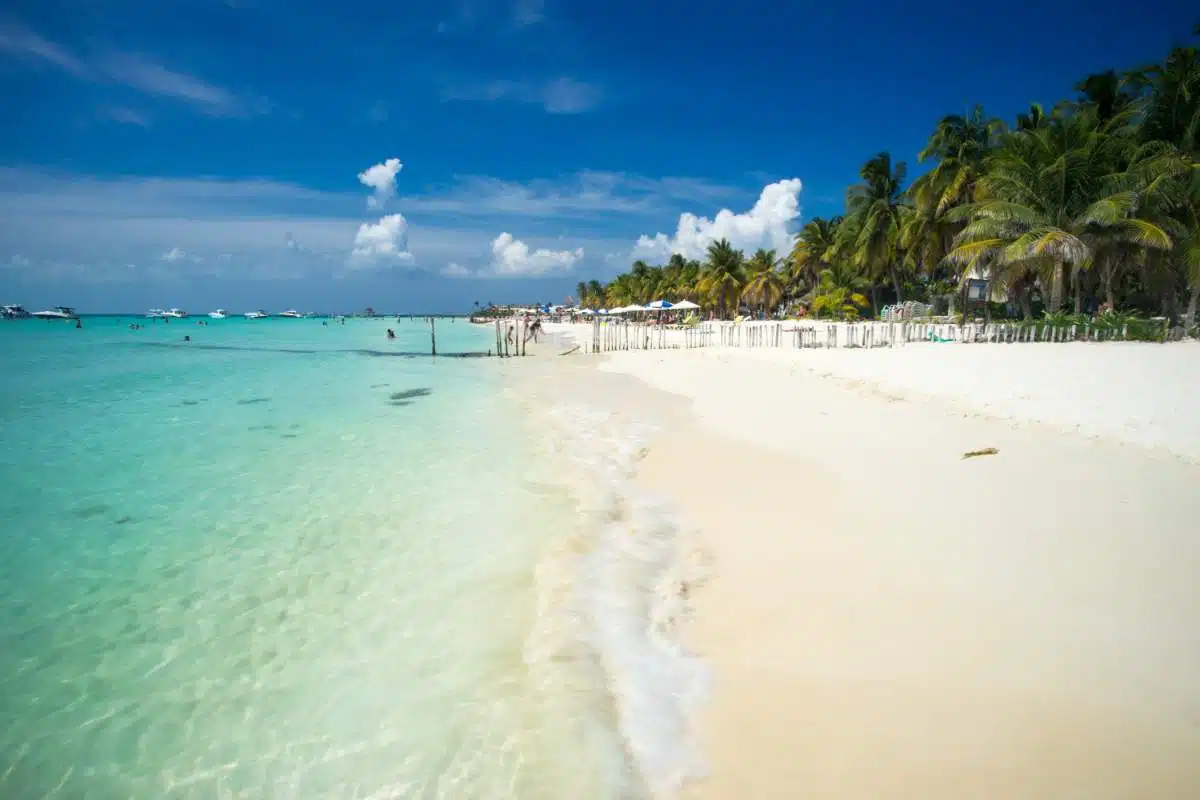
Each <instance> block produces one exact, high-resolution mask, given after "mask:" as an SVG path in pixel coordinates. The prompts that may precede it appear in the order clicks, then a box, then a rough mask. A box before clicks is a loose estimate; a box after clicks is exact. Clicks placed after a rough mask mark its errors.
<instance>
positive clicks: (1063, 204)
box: [576, 29, 1200, 326]
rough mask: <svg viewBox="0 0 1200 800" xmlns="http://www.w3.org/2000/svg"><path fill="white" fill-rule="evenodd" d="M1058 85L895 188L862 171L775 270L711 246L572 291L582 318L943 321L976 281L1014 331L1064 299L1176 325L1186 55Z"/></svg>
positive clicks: (1194, 76) (957, 127)
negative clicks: (841, 201) (678, 311)
mask: <svg viewBox="0 0 1200 800" xmlns="http://www.w3.org/2000/svg"><path fill="white" fill-rule="evenodd" d="M1197 34H1200V29H1197ZM1063 88H1064V93H1068V92H1069V93H1070V94H1069V96H1068V97H1066V98H1065V99H1064V100H1062V101H1061V102H1058V103H1055V104H1052V105H1040V104H1033V105H1031V106H1029V107H1028V109H1026V110H1025V111H1023V112H1021V113H1019V114H1017V115H1016V117H1015V119H1013V120H1012V122H1011V124H1008V125H1006V124H1005V123H1004V122H1002V121H1000V120H998V119H995V118H993V117H989V116H988V115H987V114H986V113H985V111H984V109H983V108H982V107H981V106H974V107H972V108H969V109H967V110H965V111H960V112H959V113H951V114H947V115H945V116H943V117H942V118H941V119H940V120H938V121H937V122H936V124H934V125H933V128H932V133H931V134H930V136H929V140H928V142H927V143H926V145H925V146H924V147H923V148H922V149H921V151H920V152H919V153H918V154H916V155H917V160H918V161H919V162H921V164H922V167H923V172H922V174H920V175H919V176H918V177H917V178H916V179H915V180H914V181H912V183H911V185H908V184H906V177H907V170H906V168H905V163H904V161H902V160H898V159H895V158H893V156H892V155H891V153H889V152H887V151H882V152H879V153H877V154H876V155H874V156H872V157H871V158H869V159H867V160H866V161H865V163H863V165H862V167H861V168H860V169H859V173H858V181H857V182H856V183H854V185H852V186H850V187H849V189H848V190H847V192H846V202H845V211H844V213H843V214H841V215H839V216H832V217H812V218H810V219H808V220H807V221H805V222H804V224H803V225H802V226H801V227H800V228H799V230H796V231H793V233H794V238H793V239H792V242H791V244H790V247H789V251H788V252H786V253H783V255H784V258H783V260H782V261H780V260H778V259H777V256H776V254H774V253H772V252H771V251H769V250H757V251H756V252H752V253H750V255H749V256H747V253H746V251H744V250H742V249H739V248H738V247H736V246H735V245H734V243H732V242H730V241H729V240H727V239H719V240H717V241H712V242H710V243H708V245H707V251H706V252H705V254H704V258H703V260H701V261H694V260H691V259H689V258H688V257H687V256H686V255H685V254H675V255H672V256H671V257H670V259H669V260H668V261H667V263H665V264H662V265H658V266H656V265H652V264H649V263H646V262H644V261H638V262H635V263H634V264H633V265H632V266H631V268H630V269H629V270H628V271H627V272H625V273H623V274H621V275H618V276H616V277H614V278H613V279H612V280H610V281H609V282H608V283H607V284H600V283H599V282H597V281H588V282H587V283H581V284H579V285H578V286H577V287H576V294H577V295H579V299H580V302H583V303H585V304H586V305H598V304H601V303H606V304H608V305H624V304H628V303H646V302H649V301H651V300H657V299H665V300H681V299H688V300H692V301H693V302H695V303H698V304H699V305H700V306H701V310H702V312H703V313H705V314H708V315H712V316H717V317H723V318H728V317H732V316H734V315H736V314H737V313H738V312H739V311H740V310H741V309H742V308H748V309H750V310H752V311H754V312H755V313H767V314H770V313H774V312H776V311H778V310H783V311H784V313H789V314H803V313H809V312H811V313H818V314H822V315H833V316H837V317H853V316H858V315H859V314H862V313H866V312H867V311H868V306H870V308H871V309H873V311H874V312H875V313H878V312H879V311H880V310H881V309H882V307H883V306H884V305H885V304H888V303H897V302H903V301H905V300H908V299H910V298H911V299H917V300H921V301H922V302H929V303H934V304H937V305H939V306H940V307H941V308H942V309H943V311H951V310H953V308H954V303H955V300H956V299H957V298H958V297H959V296H960V295H961V293H962V292H963V290H964V289H965V287H966V285H967V279H968V278H970V277H984V278H986V279H988V280H989V281H990V284H991V289H990V294H991V296H992V298H999V299H1000V300H1003V301H1005V302H1000V303H990V304H987V305H986V307H985V309H984V312H985V313H986V314H987V315H989V316H992V315H996V314H999V315H1009V316H1023V317H1025V318H1027V319H1029V318H1032V317H1033V316H1035V314H1036V313H1037V311H1038V310H1039V307H1040V310H1042V311H1044V312H1046V313H1054V312H1059V311H1060V310H1062V309H1063V308H1064V306H1067V305H1068V303H1069V304H1070V306H1072V308H1071V310H1072V311H1074V312H1075V313H1077V314H1082V313H1083V312H1085V311H1088V312H1096V311H1097V310H1099V309H1108V310H1115V309H1121V310H1122V311H1129V312H1136V313H1141V314H1143V315H1147V316H1150V315H1159V314H1161V315H1163V316H1166V317H1168V318H1169V319H1170V320H1172V321H1174V322H1182V323H1183V324H1185V325H1188V326H1191V325H1193V324H1194V322H1195V319H1196V315H1197V310H1198V309H1197V306H1198V304H1200V49H1198V48H1197V47H1196V46H1193V45H1188V46H1179V47H1174V48H1173V49H1171V50H1170V51H1169V52H1167V53H1165V54H1164V56H1163V59H1162V60H1161V61H1160V62H1158V63H1155V64H1149V65H1136V66H1134V67H1133V68H1131V69H1127V70H1125V71H1121V70H1118V69H1106V70H1100V71H1097V72H1094V73H1092V74H1090V75H1083V76H1081V77H1080V78H1079V80H1078V81H1077V82H1076V83H1075V84H1074V85H1073V86H1070V87H1063ZM751 241H753V239H752V240H751ZM757 246H758V243H757V242H754V243H753V244H752V248H756V247H757ZM860 301H862V302H860Z"/></svg>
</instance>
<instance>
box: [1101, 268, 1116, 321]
mask: <svg viewBox="0 0 1200 800" xmlns="http://www.w3.org/2000/svg"><path fill="white" fill-rule="evenodd" d="M1102 275H1103V278H1104V302H1105V303H1107V304H1108V310H1109V311H1116V310H1117V304H1116V302H1114V300H1113V279H1114V278H1116V268H1115V267H1106V268H1105V270H1104V272H1103V273H1102Z"/></svg>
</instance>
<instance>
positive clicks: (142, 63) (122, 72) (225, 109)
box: [99, 53, 244, 117]
mask: <svg viewBox="0 0 1200 800" xmlns="http://www.w3.org/2000/svg"><path fill="white" fill-rule="evenodd" d="M99 66H100V69H101V70H102V71H103V72H104V74H105V75H106V76H108V77H109V78H110V79H111V80H114V81H116V82H117V83H123V84H125V85H126V86H129V87H130V88H133V89H136V90H138V91H139V92H142V93H144V94H151V95H158V96H160V97H168V98H171V99H174V100H179V101H181V102H184V103H187V104H189V105H191V106H193V107H194V108H196V109H198V110H200V111H201V112H203V113H204V114H207V115H209V116H211V117H232V116H237V115H239V114H242V113H243V112H244V109H243V108H242V105H241V103H240V102H239V101H238V98H237V97H236V96H235V95H234V94H233V93H232V92H230V91H228V90H226V89H222V88H221V87H219V86H213V85H212V84H211V83H206V82H205V81H203V80H201V79H199V78H196V77H194V76H192V75H185V74H183V73H182V72H173V71H171V70H169V69H167V68H166V67H164V66H162V65H161V64H155V63H154V62H152V61H148V60H146V59H144V58H142V57H141V56H137V55H133V54H130V53H113V54H111V55H108V56H106V57H105V58H104V59H102V60H101V61H100V62H99Z"/></svg>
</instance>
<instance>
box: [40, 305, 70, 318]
mask: <svg viewBox="0 0 1200 800" xmlns="http://www.w3.org/2000/svg"><path fill="white" fill-rule="evenodd" d="M33 316H35V317H37V318H38V319H75V309H73V308H71V307H70V306H55V307H54V308H53V309H51V310H50V311H35V312H33Z"/></svg>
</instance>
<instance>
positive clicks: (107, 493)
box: [0, 318, 641, 798]
mask: <svg viewBox="0 0 1200 800" xmlns="http://www.w3.org/2000/svg"><path fill="white" fill-rule="evenodd" d="M131 321H132V319H131V318H127V319H124V320H120V319H99V318H89V319H85V320H84V329H83V330H75V329H74V327H73V326H71V325H70V324H63V323H44V322H39V321H19V322H3V323H0V374H3V375H4V376H5V377H4V383H3V385H2V386H0V441H3V448H2V449H0V547H2V552H3V558H0V796H3V797H39V796H42V795H43V794H44V793H47V792H51V791H53V790H55V789H57V790H58V791H59V796H63V797H98V798H107V797H192V796H195V797H217V796H222V797H224V796H230V797H254V798H261V797H306V798H308V797H336V798H348V797H438V796H444V797H459V798H469V797H505V796H519V797H572V798H585V797H608V796H622V795H635V794H638V793H639V792H640V788H641V784H640V783H639V781H638V780H637V779H630V778H629V777H628V775H627V772H628V764H626V763H625V762H626V759H625V757H624V753H625V748H624V746H623V745H622V744H621V741H620V738H619V734H618V733H617V730H618V724H617V717H619V716H620V711H619V710H618V709H617V708H616V706H614V705H613V704H611V703H610V702H608V701H609V699H610V698H609V697H608V691H609V690H608V688H607V682H606V680H605V677H604V675H603V674H602V672H603V670H602V669H601V668H600V667H598V666H596V664H597V663H598V662H595V660H594V659H588V658H587V657H585V655H584V654H583V653H582V652H581V651H580V648H582V647H583V645H580V644H578V642H577V641H576V639H575V638H571V637H573V636H575V634H572V633H571V632H570V631H569V630H568V628H569V626H570V624H573V623H572V620H571V618H570V616H571V615H570V614H565V615H558V616H556V615H555V613H554V612H555V609H554V608H553V606H554V603H555V598H556V597H566V598H567V599H566V600H564V601H563V602H564V603H566V604H568V605H569V604H570V599H569V598H570V596H572V595H573V593H574V590H573V589H571V588H570V584H571V583H572V580H571V577H570V576H569V575H567V574H565V573H562V574H559V573H556V572H555V570H554V568H553V567H552V566H549V567H548V566H547V564H548V563H549V564H551V565H552V564H553V559H551V560H550V561H549V562H548V561H547V557H546V554H547V552H548V551H550V552H553V551H554V550H555V548H559V549H561V548H563V547H564V546H566V547H567V549H568V550H569V549H570V546H569V545H564V540H565V536H564V533H565V532H567V531H570V530H572V526H573V525H575V524H576V523H575V522H574V519H575V505H574V504H573V502H572V501H571V500H570V499H569V498H568V496H567V494H566V493H565V492H563V491H561V490H559V489H557V488H556V487H554V486H550V485H547V484H544V483H534V482H531V481H530V480H529V479H528V477H527V476H528V471H527V470H526V467H527V466H528V465H529V464H530V463H531V460H532V459H534V458H536V455H535V448H533V447H531V445H530V442H531V437H532V432H531V431H530V430H529V428H528V426H527V425H526V424H525V422H524V420H523V417H522V416H521V415H520V414H519V413H518V409H517V408H516V406H515V405H514V403H513V401H512V400H511V398H509V397H508V396H507V394H506V393H505V392H504V391H501V390H500V385H499V380H500V377H501V375H500V373H501V371H502V362H500V361H499V360H495V359H481V360H470V359H441V358H439V359H436V360H435V359H430V358H394V357H389V355H388V354H391V353H397V352H403V351H406V350H408V351H424V350H425V349H426V347H427V345H428V329H427V328H426V327H425V326H424V324H423V323H421V322H419V321H418V322H412V323H410V322H407V321H405V322H400V323H398V322H396V321H395V320H390V321H382V320H370V321H368V320H350V321H348V322H347V324H346V325H344V326H342V325H337V324H335V323H333V322H330V323H329V325H328V326H322V325H321V321H320V320H266V321H260V322H248V321H245V320H240V319H229V320H223V321H213V322H211V323H210V324H209V325H207V326H200V325H197V321H196V320H194V319H193V320H182V321H174V322H172V323H170V324H166V325H164V324H163V323H161V322H160V323H157V324H146V325H145V327H144V328H143V329H142V330H140V331H132V330H129V328H128V325H129V323H130V322H131ZM142 322H143V323H145V321H142ZM387 327H392V328H394V329H395V330H396V331H397V334H398V336H399V338H398V339H397V340H396V341H394V342H389V341H387V340H386V338H385V336H384V331H385V329H386V328H387ZM185 334H187V335H190V336H191V337H192V339H193V341H192V342H191V343H184V342H183V341H182V339H183V336H184V335H185ZM492 337H493V334H492V333H491V332H490V331H488V330H486V329H485V330H473V329H471V327H470V326H468V325H467V324H466V323H464V322H461V321H460V322H457V323H453V324H451V323H449V322H439V324H438V344H439V350H441V351H442V352H448V351H465V350H481V349H482V350H486V348H487V347H488V344H489V343H490V341H491V339H492ZM564 581H565V582H566V584H568V586H567V588H564V587H563V582H564ZM576 622H577V621H576ZM576 633H577V632H576ZM576 638H578V637H576ZM569 663H575V664H576V665H577V666H578V665H582V664H584V663H587V664H589V665H591V666H589V667H587V668H586V669H585V668H580V669H574V670H568V669H566V668H564V667H563V665H564V664H569ZM592 668H595V669H596V670H597V672H596V674H589V672H588V669H592Z"/></svg>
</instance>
